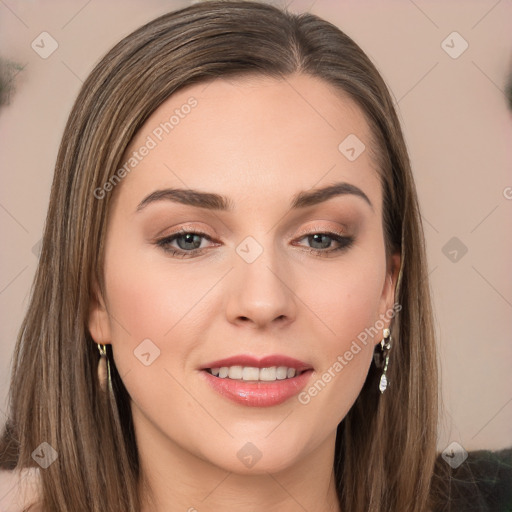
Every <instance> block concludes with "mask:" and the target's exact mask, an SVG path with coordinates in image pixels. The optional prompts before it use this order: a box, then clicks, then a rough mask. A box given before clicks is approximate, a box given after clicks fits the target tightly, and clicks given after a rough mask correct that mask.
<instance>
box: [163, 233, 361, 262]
mask: <svg viewBox="0 0 512 512" xmlns="http://www.w3.org/2000/svg"><path fill="white" fill-rule="evenodd" d="M184 235H198V236H201V237H203V238H206V239H207V240H209V241H210V242H213V240H212V239H211V237H209V236H208V235H207V234H206V233H203V232H201V231H195V230H193V229H189V230H185V229H183V230H180V231H177V232H176V233H174V234H172V235H169V236H166V237H164V238H161V239H160V240H157V241H156V245H158V246H159V247H161V248H162V249H163V250H164V251H165V252H167V253H169V254H170V255H171V256H173V257H177V258H191V257H194V256H197V255H199V254H200V253H202V252H203V251H204V250H205V248H202V249H192V250H190V251H185V250H183V249H176V248H172V249H171V248H169V246H170V244H171V243H172V242H173V241H174V240H176V239H177V238H180V237H182V236H184ZM314 235H327V236H328V237H329V238H332V239H333V240H334V241H335V242H337V243H338V244H340V246H339V247H336V248H335V249H325V250H324V249H315V248H313V247H309V248H305V249H306V251H307V252H310V253H312V254H313V255H315V256H318V257H328V256H329V255H330V254H332V253H336V252H342V251H344V250H347V249H349V248H350V247H351V246H352V244H353V243H354V238H353V237H351V236H344V235H342V234H341V233H336V232H333V231H313V232H309V233H305V234H303V235H301V238H299V240H302V239H304V238H307V237H310V236H314Z"/></svg>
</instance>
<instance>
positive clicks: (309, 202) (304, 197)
mask: <svg viewBox="0 0 512 512" xmlns="http://www.w3.org/2000/svg"><path fill="white" fill-rule="evenodd" d="M343 195H353V196H356V197H360V198H362V199H363V200H364V201H365V202H366V203H367V204H368V205H369V206H370V208H371V209H372V210H373V204H372V202H371V201H370V199H369V198H368V196H367V195H366V194H365V193H364V192H363V191H362V190H361V189H360V188H359V187H356V186H355V185H352V184H351V183H345V182H341V183H335V184H333V185H328V186H326V187H323V188H318V189H313V190H307V191H306V190H305V191H302V192H299V193H298V194H295V195H294V196H293V199H292V202H291V209H299V208H307V207H308V206H314V205H317V204H320V203H323V202H324V201H327V200H329V199H331V198H333V197H336V196H343ZM163 200H168V201H173V202H175V203H181V204H185V205H187V206H195V207H197V208H206V209H208V210H218V211H233V210H234V203H233V201H232V200H231V199H230V198H229V197H226V196H223V195H220V194H214V193H211V192H201V191H199V190H193V189H183V188H166V189H162V190H155V191H154V192H152V193H151V194H149V195H148V196H146V197H145V198H144V199H143V200H142V201H141V202H140V203H139V205H138V206H137V209H136V211H137V212H139V211H141V210H142V209H144V208H145V207H146V206H148V205H149V204H151V203H155V202H157V201H163Z"/></svg>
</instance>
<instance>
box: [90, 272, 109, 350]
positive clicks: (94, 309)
mask: <svg viewBox="0 0 512 512" xmlns="http://www.w3.org/2000/svg"><path fill="white" fill-rule="evenodd" d="M88 327H89V332H90V333H91V336H92V338H93V339H94V341H95V342H96V343H99V344H100V345H106V344H108V343H111V334H110V319H109V315H108V312H107V308H106V305H105V300H104V299H103V295H102V293H101V291H100V289H99V286H98V283H97V281H96V280H95V281H94V283H93V286H92V296H91V298H90V302H89V320H88Z"/></svg>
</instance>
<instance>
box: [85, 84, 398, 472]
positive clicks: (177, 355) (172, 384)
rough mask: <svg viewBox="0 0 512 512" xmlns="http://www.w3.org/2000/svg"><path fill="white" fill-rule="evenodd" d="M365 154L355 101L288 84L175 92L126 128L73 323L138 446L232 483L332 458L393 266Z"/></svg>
mask: <svg viewBox="0 0 512 512" xmlns="http://www.w3.org/2000/svg"><path fill="white" fill-rule="evenodd" d="M363 144H364V146H363ZM144 148H145V149H144ZM371 149H372V150H375V149H376V148H372V147H371V141H370V131H369V127H368V125H367V123H366V122H365V120H364V117H363V115H362V113H361V111H360V109H359V108H358V107H357V106H356V105H355V103H353V102H352V101H351V100H350V99H348V98H346V97H345V98H344V97H343V96H342V95H340V94H339V93H337V92H334V90H333V89H332V88H331V87H329V86H328V85H327V84H325V83H324V82H323V81H321V80H319V79H316V78H312V77H308V76H303V75H293V76H290V77H287V78H286V79H284V80H277V79H272V78H262V77H258V78H250V79H248V78H246V79H243V80H242V79H236V80H231V79H230V80H229V81H228V80H225V79H217V80H215V81H213V82H211V83H208V84H205V83H202V84H198V85H194V86H189V87H187V88H186V89H183V90H181V91H179V92H178V93H176V94H174V95H173V96H172V97H171V98H170V99H168V100H167V101H166V102H164V103H163V104H162V105H161V106H160V107H159V108H158V109H157V110H156V111H155V112H154V114H153V115H152V116H151V117H150V118H149V119H148V121H147V122H146V123H145V125H144V126H143V128H142V129H141V130H140V131H139V132H138V133H137V135H136V136H135V138H134V139H133V140H132V142H131V144H130V147H129V148H128V150H127V152H126V155H125V160H124V161H123V163H124V162H125V161H126V162H127V165H126V166H125V172H124V173H123V172H119V173H118V176H119V178H121V181H120V182H119V183H118V184H117V185H116V186H115V187H114V189H113V190H110V189H111V187H112V184H110V186H109V185H108V184H107V185H106V186H105V187H104V188H103V191H104V192H101V193H99V192H98V197H101V194H105V193H114V195H115V196H114V198H113V199H114V202H113V203H112V205H111V210H110V217H109V223H108V232H107V239H106V246H105V266H104V275H105V286H106V295H105V296H103V297H100V300H99V303H97V304H92V306H91V315H90V321H89V328H90V331H91V334H92V335H93V337H94V339H95V340H96V341H97V342H100V343H111V344H112V347H113V353H114V359H115V364H116V366H117V368H118V371H119V374H120V376H121V378H122V379H123V382H124V384H125V386H126V389H127V390H128V393H129V394H130V396H131V399H132V413H133V418H134V424H135V430H136V435H137V439H138V445H139V450H142V451H145V453H146V454H147V455H149V454H152V455H151V456H154V457H160V458H162V457H163V458H165V457H166V455H169V457H171V456H172V455H176V454H177V453H179V454H181V455H182V456H192V457H196V458H198V460H201V461H203V462H202V463H204V461H206V462H207V463H212V464H214V465H215V466H218V467H221V468H224V469H225V470H228V471H231V472H236V473H250V472H252V473H262V472H267V471H269V472H274V471H278V470H281V469H284V468H287V467H291V466H292V465H294V464H296V463H297V462H298V461H300V460H304V457H307V456H308V455H309V456H311V455H312V454H313V453H319V452H320V451H322V449H323V450H324V453H331V454H332V452H333V448H334V439H335V432H336V427H337V425H338V423H339V422H340V421H341V420H342V419H343V418H344V416H345V415H346V414H347V412H348V410H349V409H350V407H351V406H352V404H353V403H354V401H355V399H356V398H357V396H358V394H359V392H360V390H361V388H362V385H363V383H364V381H365V378H366V375H367V372H368V369H369V366H370V363H371V359H372V353H373V350H374V346H375V344H376V343H378V342H380V341H381V339H382V328H383V327H387V326H388V325H389V323H390V318H391V316H392V315H391V314H390V313H391V312H392V307H393V298H394V297H393V294H394V287H395V283H396V277H397V269H398V265H399V258H398V256H395V257H394V258H393V259H392V261H390V262H389V263H390V264H389V265H388V266H387V265H386V259H385V246H384V238H383V228H382V191H381V186H380V181H379V178H378V173H377V170H376V167H375V163H374V162H373V161H372V159H371V155H370V152H371V151H370V150H371ZM134 152H136V154H134ZM118 181H119V180H118ZM334 185H339V187H338V188H337V189H335V188H331V189H329V188H327V189H326V190H325V191H324V192H321V191H322V190H323V189H325V188H326V187H333V186H334ZM329 191H330V192H329ZM334 192H336V193H334ZM221 196H222V197H221ZM98 200H102V199H98ZM194 233H197V234H195V235H194ZM393 263H394V265H395V268H394V270H393V268H392V264H393ZM106 311H108V313H107V312H106ZM376 331H378V333H377V334H375V335H374V336H372V335H373V334H374V333H375V332H376ZM265 358H268V359H267V360H266V361H265V360H264V359H265ZM224 359H230V361H221V360H224ZM212 367H214V368H217V369H215V370H214V371H213V373H217V376H215V375H213V374H211V373H209V371H208V370H206V369H207V368H212ZM274 367H275V368H278V369H274ZM283 367H284V369H283ZM218 368H220V370H219V369H218ZM224 368H228V369H224ZM255 368H256V370H255ZM261 368H271V369H267V370H262V369H261ZM292 368H293V369H294V370H295V374H296V375H295V377H292V375H293V373H294V372H293V370H292ZM300 372H303V373H301V374H300V376H298V374H299V373H300ZM226 373H227V374H228V375H227V377H225V375H226ZM223 377H224V378H223ZM283 377H287V378H283ZM288 377H290V378H288ZM256 379H258V381H256ZM249 443H251V444H249Z"/></svg>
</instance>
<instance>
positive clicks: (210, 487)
mask: <svg viewBox="0 0 512 512" xmlns="http://www.w3.org/2000/svg"><path fill="white" fill-rule="evenodd" d="M145 427H146V428H147V425H146V426H145ZM145 430H146V429H145ZM136 431H137V429H136ZM335 435H336V434H335V432H334V433H333V434H332V436H330V437H328V438H327V439H326V441H325V442H324V443H323V444H322V445H320V446H319V447H317V448H316V449H315V450H313V451H312V453H309V454H308V455H306V456H305V457H303V458H302V459H300V460H296V461H294V463H293V464H292V465H291V466H290V467H287V468H285V469H282V470H280V471H278V472H274V473H272V472H268V471H264V470H261V469H260V471H259V472H258V473H250V474H240V473H234V472H231V471H228V470H226V469H223V468H222V467H219V466H217V465H215V464H213V463H211V462H209V461H207V460H205V459H203V458H200V457H198V456H196V455H195V454H192V453H190V452H189V451H188V450H185V449H184V448H182V447H180V446H179V445H177V444H176V443H174V442H173V441H172V440H170V439H169V438H168V437H166V436H164V434H163V433H162V432H161V431H159V430H158V429H154V430H153V431H151V433H150V435H148V431H147V430H146V431H145V435H144V436H141V438H140V439H139V438H137V446H138V451H139V459H140V468H141V480H140V491H141V497H142V498H141V500H142V507H141V512H164V511H165V512H178V511H179V512H206V511H209V510H236V511H237V512H296V511H297V510H304V511H306V510H307V511H308V512H340V508H339V501H338V497H337V493H336V482H335V478H334V470H333V460H334V443H335ZM255 469H256V466H255Z"/></svg>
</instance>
